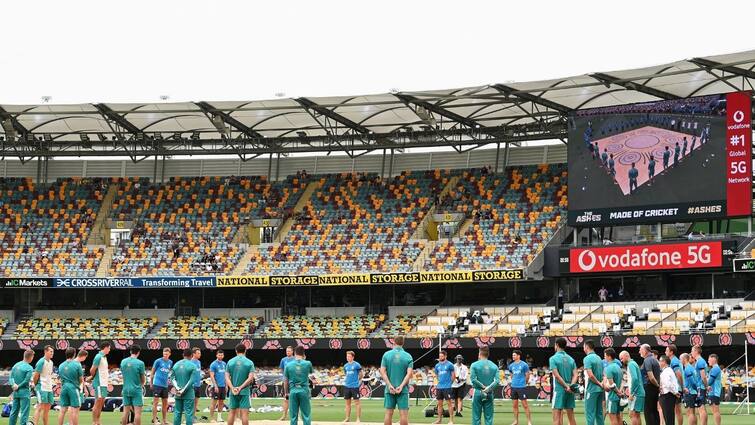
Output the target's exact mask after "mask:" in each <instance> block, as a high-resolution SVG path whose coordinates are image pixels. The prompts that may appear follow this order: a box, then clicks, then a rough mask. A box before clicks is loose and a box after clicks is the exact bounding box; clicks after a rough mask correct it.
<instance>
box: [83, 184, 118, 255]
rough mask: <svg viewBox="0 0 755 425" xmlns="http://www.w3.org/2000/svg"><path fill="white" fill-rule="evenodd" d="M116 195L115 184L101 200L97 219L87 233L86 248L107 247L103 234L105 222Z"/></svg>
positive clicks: (116, 188) (111, 185)
mask: <svg viewBox="0 0 755 425" xmlns="http://www.w3.org/2000/svg"><path fill="white" fill-rule="evenodd" d="M117 193H118V185H117V184H115V183H113V184H110V186H109V187H108V190H107V193H106V194H105V197H104V198H102V206H101V207H100V211H99V212H97V218H96V219H95V220H94V224H93V225H92V231H91V232H90V233H89V238H88V239H87V245H88V246H101V245H108V241H106V240H105V232H104V230H105V220H107V218H108V217H109V216H110V211H111V210H112V209H113V201H114V200H115V195H116V194H117Z"/></svg>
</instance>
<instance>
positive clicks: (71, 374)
mask: <svg viewBox="0 0 755 425" xmlns="http://www.w3.org/2000/svg"><path fill="white" fill-rule="evenodd" d="M58 378H60V384H61V385H60V387H61V388H60V417H59V418H58V423H64V422H65V418H66V413H68V412H70V413H71V417H70V418H71V425H78V424H79V409H80V408H81V396H80V395H79V390H80V389H81V384H83V383H84V369H82V367H81V363H79V362H78V361H76V349H75V348H73V347H68V349H67V350H66V361H65V362H63V363H62V364H61V365H60V366H58Z"/></svg>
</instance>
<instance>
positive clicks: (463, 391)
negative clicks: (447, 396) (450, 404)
mask: <svg viewBox="0 0 755 425" xmlns="http://www.w3.org/2000/svg"><path fill="white" fill-rule="evenodd" d="M451 391H452V392H453V394H454V398H455V399H460V398H464V397H466V396H467V384H464V385H462V386H460V387H452V388H451Z"/></svg>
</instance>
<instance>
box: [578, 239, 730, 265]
mask: <svg viewBox="0 0 755 425" xmlns="http://www.w3.org/2000/svg"><path fill="white" fill-rule="evenodd" d="M722 264H723V253H722V249H721V241H711V242H689V243H676V244H658V245H631V246H617V247H599V248H573V249H571V250H569V271H570V272H571V273H600V272H625V271H641V270H670V269H692V268H711V267H721V266H722Z"/></svg>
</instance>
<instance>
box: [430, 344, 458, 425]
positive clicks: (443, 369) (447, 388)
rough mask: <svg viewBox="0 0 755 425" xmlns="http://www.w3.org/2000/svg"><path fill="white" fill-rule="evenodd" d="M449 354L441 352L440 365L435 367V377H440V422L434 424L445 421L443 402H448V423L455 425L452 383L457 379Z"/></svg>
mask: <svg viewBox="0 0 755 425" xmlns="http://www.w3.org/2000/svg"><path fill="white" fill-rule="evenodd" d="M447 357H448V353H446V351H445V350H441V351H440V354H439V355H438V364H436V365H435V376H437V377H438V384H437V385H436V386H435V399H436V400H438V420H437V421H435V422H434V423H436V424H439V423H441V422H442V420H443V401H444V400H448V403H447V404H448V423H449V425H450V424H453V423H454V403H455V400H453V399H452V394H451V383H452V382H453V381H454V379H456V376H455V374H456V372H455V369H454V365H453V364H451V362H449V361H448V359H447Z"/></svg>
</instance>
